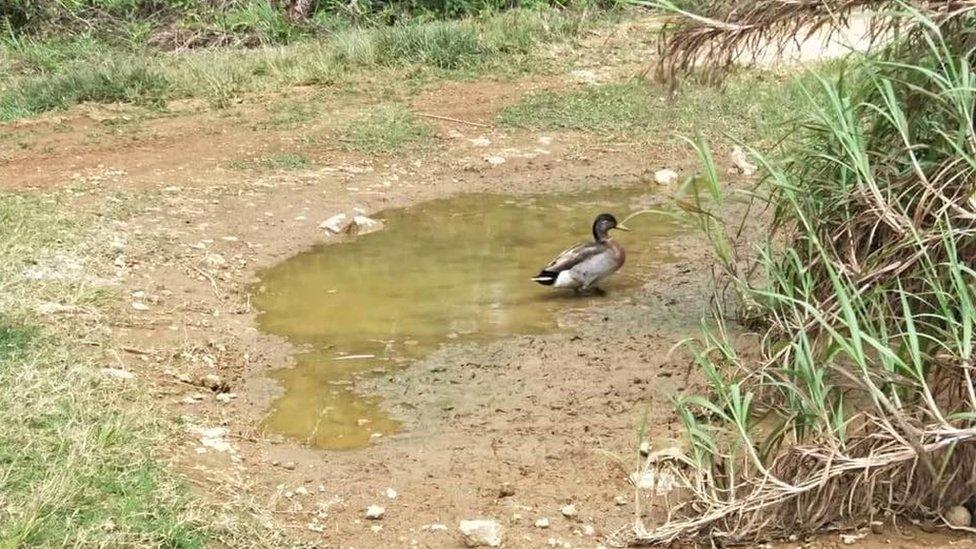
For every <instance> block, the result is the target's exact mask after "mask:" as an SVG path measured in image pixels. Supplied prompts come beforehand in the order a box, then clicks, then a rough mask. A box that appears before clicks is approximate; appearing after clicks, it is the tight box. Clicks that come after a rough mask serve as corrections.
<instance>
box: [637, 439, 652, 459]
mask: <svg viewBox="0 0 976 549" xmlns="http://www.w3.org/2000/svg"><path fill="white" fill-rule="evenodd" d="M650 453H651V443H650V442H647V441H646V440H645V441H644V442H641V443H640V454H641V455H642V456H646V455H648V454H650Z"/></svg>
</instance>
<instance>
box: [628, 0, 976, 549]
mask: <svg viewBox="0 0 976 549" xmlns="http://www.w3.org/2000/svg"><path fill="white" fill-rule="evenodd" d="M821 4H823V3H816V6H814V5H813V4H810V5H806V4H793V3H790V4H789V5H788V3H784V2H779V1H778V0H764V1H760V2H754V3H752V4H750V5H748V6H742V5H738V7H737V8H736V9H735V10H732V9H731V5H726V4H723V3H720V2H716V3H712V4H709V5H707V6H705V7H704V8H702V12H703V16H701V17H697V19H694V20H689V19H680V22H678V23H676V24H675V26H673V27H671V32H672V33H671V34H669V35H667V36H668V38H667V42H666V43H667V45H668V48H670V51H674V52H677V54H676V55H677V57H676V58H670V61H666V62H665V63H666V67H667V68H668V69H670V70H672V71H677V72H682V71H685V70H686V69H689V68H692V65H695V64H699V63H700V61H701V60H702V59H704V57H703V56H704V55H705V54H706V53H705V52H712V55H713V57H712V58H713V59H716V60H718V61H719V63H720V64H721V63H722V62H723V61H726V62H732V61H733V59H732V57H726V56H717V55H714V52H716V51H734V50H735V49H736V48H740V47H745V46H747V45H748V44H755V42H754V40H760V39H762V40H770V39H775V37H780V36H782V37H783V40H784V41H785V40H791V39H792V36H793V35H794V34H795V33H796V32H798V30H797V29H803V28H809V26H811V25H813V26H815V25H831V24H833V25H840V26H843V25H845V24H846V22H847V17H848V16H849V15H850V14H851V13H852V12H853V11H854V10H855V8H863V7H865V3H863V2H828V3H827V5H829V6H827V7H823V6H821ZM667 7H669V8H671V9H676V8H674V6H673V5H668V6H667ZM867 7H868V8H871V9H873V10H876V11H874V15H875V17H876V20H875V27H874V29H875V31H876V33H877V35H876V36H877V37H878V38H879V39H882V41H883V42H885V43H884V45H883V46H878V49H877V51H875V52H872V53H869V54H868V55H867V56H865V57H864V58H858V59H851V60H850V62H849V64H848V67H847V69H846V70H843V71H841V73H840V75H839V76H837V77H836V78H825V77H819V78H816V79H815V80H814V84H813V85H810V86H808V87H807V94H806V95H807V101H806V107H805V112H804V113H803V114H802V118H801V120H800V121H799V126H798V128H797V131H796V133H795V134H794V135H792V137H791V139H790V144H789V146H788V147H787V148H786V149H785V150H784V153H783V155H782V156H780V157H777V158H767V157H765V156H762V155H759V154H758V153H757V154H756V158H758V159H759V161H760V163H761V165H762V168H763V170H764V172H765V176H764V178H763V179H762V181H761V183H760V185H759V188H758V192H756V193H755V196H757V197H759V198H760V200H761V202H760V203H761V204H764V205H765V206H767V207H768V208H769V211H770V212H771V215H772V221H771V227H772V230H771V232H770V236H769V238H768V240H767V241H766V242H765V243H764V245H762V246H760V247H759V249H758V250H757V253H756V254H755V256H754V257H752V258H751V259H750V258H744V257H740V256H738V255H737V254H736V250H737V249H738V248H737V247H736V246H734V242H733V238H734V237H733V233H732V228H729V229H726V226H725V225H724V224H722V223H721V222H719V221H717V219H718V217H717V216H716V215H714V214H713V213H711V212H710V211H708V210H709V207H708V206H704V205H699V206H698V207H697V208H699V209H697V211H698V212H699V213H700V219H701V222H702V224H703V226H704V227H705V228H706V229H708V233H709V235H710V237H711V238H712V240H713V242H714V243H715V244H716V250H717V252H718V257H719V259H720V260H721V263H722V264H723V265H724V267H725V271H726V273H727V274H728V275H729V276H730V277H731V281H732V283H733V287H734V288H735V289H736V291H737V292H738V295H739V297H740V304H741V308H740V310H739V313H740V317H739V318H740V320H744V319H746V318H748V320H749V321H750V322H749V323H748V326H749V327H750V329H751V331H753V332H758V333H757V337H756V338H754V339H755V340H756V341H758V344H757V347H758V348H752V347H750V348H746V347H744V346H743V344H742V342H743V341H744V339H743V338H735V339H733V337H732V336H731V335H730V331H729V329H728V327H727V325H726V317H725V316H724V315H723V314H722V313H721V312H720V311H719V312H717V313H716V318H715V320H716V323H714V324H711V325H712V326H717V328H715V327H712V328H706V329H705V330H704V332H703V335H702V337H701V338H699V339H698V340H697V342H696V343H695V344H693V345H692V346H691V347H692V349H693V351H694V360H695V363H696V364H697V365H698V366H699V367H700V368H701V371H702V372H704V374H705V376H706V378H707V383H708V385H707V392H706V394H703V395H696V396H684V397H681V398H679V399H678V401H677V411H678V413H679V416H680V418H681V420H682V421H683V423H684V426H685V429H686V432H687V439H688V442H689V446H690V449H689V451H688V452H686V454H685V455H682V456H677V457H676V456H675V455H669V456H661V459H659V460H655V459H650V460H648V467H650V468H652V469H654V470H656V471H657V473H662V472H663V471H667V472H668V473H670V474H674V475H677V476H678V477H679V478H680V479H681V480H682V481H683V484H684V486H685V487H686V488H687V490H688V493H687V495H688V500H687V502H686V504H685V505H684V506H683V507H682V508H681V511H680V512H676V513H674V514H672V515H670V519H669V520H666V521H665V522H663V523H661V524H658V525H655V526H653V527H645V526H644V525H642V524H638V525H637V527H636V528H635V529H634V530H633V531H632V532H628V533H627V535H626V536H625V537H627V538H628V541H639V542H642V543H652V542H653V543H660V542H668V541H673V540H675V539H679V538H689V537H694V536H708V537H710V538H711V539H719V540H721V542H722V543H741V542H755V541H756V540H762V539H769V538H771V537H780V536H782V537H785V536H788V535H794V534H796V535H803V534H804V533H810V532H815V531H817V530H820V529H823V528H827V527H830V528H844V527H857V526H861V525H865V524H867V523H869V522H870V521H886V520H891V519H892V518H893V517H896V516H903V517H910V518H922V519H930V520H936V521H939V522H941V523H944V524H946V525H950V526H958V525H952V524H950V523H949V521H948V520H947V519H946V518H945V512H946V511H947V510H948V509H950V508H951V507H953V506H957V505H963V506H965V505H972V504H973V503H974V501H976V500H974V494H973V486H974V483H976V470H974V469H973V467H972V464H973V462H974V459H976V390H974V385H973V376H974V374H973V351H974V340H973V331H974V328H976V295H974V288H976V271H974V270H973V266H974V265H976V239H974V235H976V200H974V198H973V197H974V192H976V178H974V173H976V133H974V126H973V125H974V106H976V77H974V72H973V65H972V63H973V57H972V51H973V49H974V46H976V42H974V35H973V34H972V33H971V32H967V31H966V30H965V29H971V28H973V25H974V23H976V11H974V10H976V7H974V6H973V5H972V4H971V3H964V4H963V5H960V6H959V9H957V10H954V11H951V12H947V11H942V10H941V9H939V8H937V6H936V5H935V4H931V3H923V2H917V3H914V4H902V3H896V2H891V3H889V2H873V3H870V2H869V3H867ZM828 12H829V17H828V15H826V14H827V13H828ZM896 29H897V30H896ZM759 37H761V38H759ZM716 48H717V49H716ZM675 59H677V62H676V63H675V62H674V61H675ZM668 63H670V64H668ZM720 68H722V67H720ZM695 145H696V147H697V148H698V151H699V153H700V155H701V157H702V159H703V161H704V163H705V166H706V170H705V173H706V176H707V177H708V179H709V180H710V181H711V183H712V190H713V196H714V198H715V199H717V200H719V201H721V199H722V197H721V194H720V192H719V183H718V180H717V173H718V172H717V170H716V169H715V167H714V165H713V163H712V160H711V155H710V152H709V151H708V148H707V147H706V146H705V145H704V143H702V142H696V143H695ZM690 209H694V208H690Z"/></svg>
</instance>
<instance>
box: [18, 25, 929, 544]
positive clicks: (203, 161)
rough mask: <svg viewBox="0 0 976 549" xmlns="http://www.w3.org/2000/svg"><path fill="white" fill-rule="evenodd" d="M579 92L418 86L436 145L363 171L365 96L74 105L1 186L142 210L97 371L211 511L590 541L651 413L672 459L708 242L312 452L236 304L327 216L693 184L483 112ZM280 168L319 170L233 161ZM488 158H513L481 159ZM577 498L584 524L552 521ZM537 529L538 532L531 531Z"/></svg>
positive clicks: (337, 529)
mask: <svg viewBox="0 0 976 549" xmlns="http://www.w3.org/2000/svg"><path fill="white" fill-rule="evenodd" d="M618 32H620V35H619V36H617V37H615V38H614V40H618V39H619V40H620V41H621V43H626V40H627V32H628V31H627V30H626V29H624V30H623V31H618ZM605 38H606V37H595V38H594V40H593V43H594V44H596V46H594V48H596V53H598V54H600V55H593V56H592V58H587V57H585V56H583V57H581V59H580V61H579V67H578V68H579V69H592V68H593V66H591V65H589V63H596V62H595V61H593V59H604V60H605V59H607V57H606V56H605V55H603V53H604V51H605V50H604V49H601V48H606V47H610V46H612V44H613V43H612V42H611V41H609V40H605ZM608 44H610V46H608ZM609 59H610V60H609V61H605V62H604V64H602V65H599V66H598V67H597V69H598V70H599V71H601V74H603V75H606V77H608V78H609V77H613V76H614V75H620V74H633V73H634V72H636V71H638V70H640V68H642V66H641V65H640V64H636V63H634V61H633V59H627V58H626V55H624V54H623V53H621V54H620V55H619V56H610V58H609ZM597 69H594V70H597ZM582 85H584V84H581V83H579V82H577V81H576V80H575V79H574V78H573V76H572V75H571V74H567V75H564V76H561V77H560V76H546V77H537V76H536V77H525V78H522V79H514V80H502V81H495V80H490V81H477V82H444V83H439V84H436V85H432V86H430V87H428V88H427V89H425V90H424V91H422V92H420V93H419V94H417V95H414V96H411V97H410V98H409V99H408V102H409V104H410V106H411V107H412V108H413V109H414V110H416V111H417V112H421V113H427V114H432V115H438V116H445V117H450V118H455V119H458V120H463V121H464V122H451V121H446V120H441V119H436V118H432V119H431V122H432V123H433V124H434V125H435V127H436V129H437V131H436V135H435V136H434V138H433V139H432V140H431V141H432V142H431V144H430V147H428V148H427V149H425V151H424V152H423V153H422V154H417V155H414V156H407V155H401V156H376V157H370V156H366V155H361V154H357V153H353V152H349V151H347V150H346V149H345V148H344V147H342V146H341V144H340V143H337V142H335V141H334V140H333V133H332V132H333V130H334V128H335V127H336V124H337V123H338V121H341V120H344V119H347V118H348V117H349V116H350V113H353V112H358V110H360V109H362V108H363V107H368V106H369V105H370V104H372V103H373V101H374V99H375V98H369V97H352V98H350V97H348V96H344V97H339V96H337V95H335V94H331V93H330V92H328V91H327V90H326V91H323V90H315V89H295V90H290V91H289V92H287V93H286V94H279V95H273V96H254V97H247V98H246V99H245V101H243V102H242V103H240V104H238V105H235V106H233V107H231V108H229V109H227V110H224V111H211V110H208V109H206V108H203V107H202V106H200V105H196V104H192V103H186V104H177V105H171V106H170V109H169V111H168V112H167V113H166V114H165V115H153V116H144V114H143V113H141V111H136V110H132V109H127V108H122V107H93V106H86V107H82V108H79V109H76V110H73V111H71V112H69V113H64V114H58V115H50V116H44V117H41V118H39V119H37V120H31V121H26V122H19V123H13V124H7V125H6V126H3V127H0V129H2V130H3V132H4V133H7V134H8V137H9V139H8V140H7V142H8V143H13V142H16V143H18V144H19V146H18V147H16V148H9V147H7V148H5V150H4V152H3V153H2V155H0V187H2V188H5V189H17V190H45V189H50V188H63V187H68V186H75V187H77V188H79V189H80V191H79V193H78V198H77V204H79V207H82V206H83V205H84V203H85V200H86V199H85V196H86V193H87V194H91V193H106V192H139V193H142V194H143V195H144V196H145V200H146V205H145V207H143V208H141V209H139V211H136V212H134V213H132V215H130V216H128V217H127V218H126V219H125V220H124V221H122V222H120V223H121V224H120V226H119V228H120V230H121V231H123V232H126V233H130V234H132V235H139V236H140V237H143V238H149V239H151V240H152V242H154V243H155V245H154V246H153V247H152V248H150V249H144V248H143V249H135V248H133V249H131V250H125V251H123V252H121V253H120V254H119V256H118V258H116V266H117V267H118V269H119V272H120V273H121V276H122V281H123V282H122V283H123V288H124V293H125V294H126V295H128V296H131V299H126V300H124V302H123V304H122V307H121V309H119V310H118V311H116V313H117V314H116V315H115V318H116V319H117V320H116V321H115V325H114V326H113V327H112V333H113V338H114V340H115V341H116V342H117V344H118V346H119V348H120V349H121V350H123V353H122V354H121V355H119V356H118V357H117V358H116V357H115V356H110V355H109V354H108V352H106V360H111V361H113V362H115V361H116V360H118V361H121V363H122V364H123V366H124V367H125V368H126V369H129V370H132V371H133V372H135V373H136V374H137V378H136V380H137V382H143V383H148V384H150V385H151V388H152V389H151V390H152V392H153V394H154V395H155V397H156V398H157V399H158V402H159V403H160V409H161V413H165V414H171V415H173V416H177V417H180V418H182V421H183V423H184V424H185V426H186V430H185V433H184V436H183V438H182V439H181V440H178V441H174V444H173V448H171V457H172V459H173V461H175V462H176V463H177V464H178V467H179V468H180V470H181V471H183V472H184V473H185V474H186V475H187V477H188V478H189V479H190V480H191V482H192V483H193V485H194V486H195V487H196V488H197V489H198V492H200V493H201V494H205V495H206V496H207V497H213V498H215V499H217V500H218V501H219V500H220V498H223V497H234V498H238V499H245V500H248V501H250V502H251V504H252V507H253V509H254V511H255V514H256V515H257V516H258V517H259V518H260V519H261V520H271V521H275V522H277V523H279V524H282V525H284V526H285V527H286V528H287V529H288V532H289V533H290V534H291V535H292V536H293V537H294V539H295V540H296V541H303V542H306V543H308V544H309V545H311V546H321V547H358V548H363V547H376V548H380V547H457V546H459V544H460V538H459V536H458V533H457V525H458V521H459V520H462V519H470V518H492V519H495V520H497V521H499V522H500V523H502V524H503V526H504V527H505V540H506V541H505V545H506V546H507V547H549V546H555V547H596V546H599V545H600V544H601V543H603V541H602V540H603V539H604V538H605V536H606V535H608V534H611V533H612V532H613V531H614V530H615V529H617V528H621V527H626V526H627V525H628V524H629V523H630V521H632V520H633V513H634V511H633V508H632V505H631V504H630V500H631V499H632V496H633V489H632V487H631V486H630V484H629V482H628V474H629V473H630V472H632V471H633V470H634V468H635V467H636V464H637V462H638V453H637V446H638V443H639V440H638V436H639V432H640V429H641V425H642V422H643V418H645V417H646V418H647V420H646V421H647V428H648V432H647V435H646V436H647V438H648V439H650V440H652V441H653V443H654V444H655V445H660V444H669V443H670V442H668V441H669V440H670V439H672V438H676V437H677V436H678V434H677V433H676V432H675V428H676V425H675V424H674V422H673V421H672V413H671V405H670V402H671V399H672V398H673V397H674V396H675V395H678V394H680V393H682V392H684V391H689V390H694V389H695V379H694V376H689V361H688V359H687V357H686V356H685V355H683V354H682V352H680V351H674V352H672V348H673V347H674V346H675V344H676V343H677V342H679V341H680V340H681V339H683V338H685V337H687V336H688V335H690V334H693V333H694V331H695V329H696V326H697V323H698V321H699V319H700V317H701V315H702V314H703V313H704V312H705V311H706V307H707V299H708V296H709V295H710V292H711V280H710V274H709V273H710V270H709V269H708V265H709V264H710V259H709V254H708V250H707V247H706V245H707V243H706V242H705V241H704V240H703V239H701V238H700V237H698V236H697V235H695V234H693V233H692V234H689V235H685V236H681V237H679V238H678V239H676V240H675V242H674V250H675V252H677V254H678V256H679V257H680V259H679V260H678V261H677V262H675V263H673V264H669V265H661V266H660V267H659V268H657V269H656V270H655V272H654V274H653V278H652V279H651V280H650V281H649V282H648V283H647V284H646V285H645V286H644V288H643V289H642V290H640V291H639V292H637V293H635V294H632V295H628V296H612V295H611V296H608V297H607V298H605V299H603V300H602V301H600V303H599V304H598V305H596V306H594V307H591V308H589V309H587V310H586V311H585V312H582V313H579V314H577V315H574V316H573V317H572V318H571V319H569V321H568V325H567V326H566V327H565V329H564V330H562V331H561V332H560V333H558V334H555V335H549V336H539V337H529V336H513V337H512V338H510V339H506V340H503V341H498V342H495V343H492V344H489V345H485V346H480V347H463V348H452V347H448V348H445V349H443V350H442V351H440V352H438V353H436V354H435V355H434V356H432V357H429V358H428V359H426V360H424V361H422V362H420V363H418V364H414V365H412V366H410V367H408V368H407V369H405V370H402V371H398V372H396V373H394V374H391V375H390V376H388V377H384V378H379V379H376V378H372V379H365V380H363V381H362V383H361V385H360V386H359V389H360V390H363V391H366V392H375V393H378V394H380V395H383V397H384V402H385V405H386V406H387V408H388V409H389V410H390V411H391V413H392V414H393V415H394V416H395V417H397V418H398V419H401V420H402V421H404V423H405V428H404V429H403V430H402V432H401V433H400V434H398V435H395V436H392V437H387V438H384V439H381V440H379V441H378V442H377V443H375V444H373V445H371V446H370V447H368V448H365V449H362V450H354V451H343V452H326V451H320V450H315V449H310V448H306V447H303V446H301V445H299V444H297V443H295V442H292V441H290V440H286V439H282V438H280V437H275V436H273V435H269V434H266V433H263V432H262V431H261V429H260V420H261V418H262V417H263V415H264V414H265V412H266V411H267V410H268V406H269V404H270V402H271V399H272V398H273V397H274V395H275V394H276V387H275V386H274V384H273V383H272V382H270V381H269V379H268V377H267V373H268V372H269V371H271V370H272V369H275V368H281V367H287V366H288V365H289V364H290V360H291V359H290V352H291V351H292V349H290V348H289V346H288V345H287V344H286V343H285V342H284V341H282V340H279V339H277V338H274V337H272V336H268V335H264V334H262V333H260V332H258V331H257V329H256V324H255V318H254V311H253V310H252V308H251V307H250V304H249V299H248V287H249V284H250V283H252V282H253V281H254V277H255V275H256V273H258V272H259V271H260V269H262V268H264V267H267V266H269V265H272V264H274V263H276V262H279V261H282V260H283V259H286V258H288V257H289V256H291V255H293V254H295V253H297V252H299V251H302V250H305V249H308V248H309V247H310V246H313V245H317V244H321V243H331V242H339V241H341V239H342V238H346V237H333V236H329V235H327V234H326V232H325V231H323V230H322V229H320V228H319V223H320V222H321V221H323V220H324V219H327V218H328V217H330V216H332V215H333V214H335V213H337V212H342V211H349V210H351V209H353V208H361V209H362V210H364V211H366V212H369V213H379V212H382V211H383V210H384V209H387V208H391V207H400V206H407V205H410V204H416V203H419V202H421V201H425V200H430V199H434V198H438V197H444V196H449V195H452V194H455V193H464V192H474V191H492V192H506V193H529V192H531V193H538V192H552V191H563V190H571V189H580V188H590V187H594V186H599V185H612V184H620V183H627V182H634V181H644V182H646V184H648V185H649V186H653V185H655V184H654V183H653V182H652V181H648V174H649V173H653V171H654V170H656V169H659V168H661V167H669V168H673V169H677V170H678V171H679V172H680V173H682V174H689V173H691V172H692V171H693V170H694V165H695V164H694V159H693V158H692V157H691V155H690V154H689V151H687V150H686V149H684V148H680V147H678V146H677V144H676V143H675V141H674V140H672V139H671V138H670V137H667V136H662V137H661V139H660V141H659V142H657V143H653V144H651V145H637V144H632V143H606V142H603V141H602V140H599V139H594V138H593V137H592V136H589V135H585V134H579V133H574V132H547V133H546V134H545V135H546V136H547V137H551V138H552V142H551V145H547V147H546V153H545V154H543V153H537V152H532V151H535V149H537V148H539V145H538V143H539V137H540V135H541V134H540V133H538V132H530V131H518V130H510V129H504V128H499V127H496V126H494V123H493V117H494V115H495V114H497V113H498V112H499V111H500V110H501V109H502V108H504V107H505V106H507V105H509V104H513V103H515V102H517V101H518V100H519V99H520V98H522V97H524V95H525V94H527V93H529V92H531V91H532V90H535V89H541V88H556V87H573V86H582ZM289 102H292V103H302V104H306V105H311V106H313V108H315V109H316V110H318V111H319V115H318V116H316V117H315V118H313V119H312V120H308V121H301V122H298V123H295V124H291V123H288V122H285V123H281V122H280V111H278V110H276V106H280V105H282V104H288V103H289ZM477 138H486V139H487V140H489V141H490V144H489V145H487V146H484V145H483V143H484V142H483V141H475V142H473V141H472V140H476V139H477ZM285 152H287V153H295V152H300V153H303V154H307V155H308V156H309V157H310V158H311V160H312V162H313V163H312V165H311V166H310V167H307V168H302V169H298V170H262V169H252V168H246V167H245V168H240V167H239V166H241V165H245V166H246V165H247V162H250V161H252V160H254V159H257V158H261V157H265V156H267V155H272V154H275V153H285ZM727 153H728V151H727V150H724V151H723V150H720V151H718V152H717V156H719V157H720V158H725V157H727ZM488 155H501V156H504V157H506V159H507V161H506V162H505V163H504V164H501V165H491V164H490V163H488V162H487V161H486V157H487V156H488ZM242 163H243V164H242ZM661 192H662V193H665V194H666V193H667V192H669V189H661ZM380 216H381V215H380ZM208 375H213V376H216V377H210V378H207V376H208ZM208 385H211V386H213V387H216V388H217V389H218V390H217V391H214V390H213V389H212V388H209V387H207V386H208ZM217 392H224V393H225V394H227V392H229V394H231V395H234V397H233V398H230V397H227V396H225V397H222V398H221V399H218V398H217V396H216V395H217ZM200 427H204V428H219V427H223V428H226V430H227V431H226V434H224V432H223V431H220V430H212V431H210V432H201V431H200V430H199V428H200ZM224 443H226V445H224ZM388 489H393V490H394V491H395V492H396V497H395V498H391V497H389V495H392V492H389V490H388ZM388 492H389V493H388ZM567 504H573V505H575V507H576V509H577V511H578V512H577V514H576V515H575V516H572V517H565V516H563V515H562V514H561V512H560V509H561V508H562V507H563V506H564V505H567ZM370 505H380V506H383V507H384V508H385V514H384V516H383V518H382V519H381V520H366V519H365V515H364V512H365V509H366V508H367V507H368V506H370ZM543 517H545V518H548V519H549V522H550V525H549V526H548V527H547V528H539V527H536V526H535V522H536V520H537V519H539V518H543ZM893 536H894V534H893ZM881 538H884V536H882V537H881ZM896 541H897V539H896ZM943 541H944V540H943ZM837 543H838V542H836V541H830V540H827V541H824V542H823V543H822V544H823V545H834V544H837ZM879 544H880V545H884V544H885V543H884V539H879ZM896 545H897V543H896Z"/></svg>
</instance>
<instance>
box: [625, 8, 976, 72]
mask: <svg viewBox="0 0 976 549" xmlns="http://www.w3.org/2000/svg"><path fill="white" fill-rule="evenodd" d="M635 3H636V4H638V5H643V6H647V7H652V8H657V9H661V10H664V11H665V12H669V13H672V14H675V17H673V18H671V19H670V20H669V21H668V22H667V23H666V24H665V26H664V28H663V30H662V35H661V40H660V41H659V50H660V54H661V55H660V57H659V65H658V70H659V72H660V74H661V75H662V76H663V77H665V78H675V77H677V76H680V75H683V74H687V73H689V72H691V71H693V70H695V69H699V70H701V72H702V73H703V74H705V75H706V76H708V77H712V78H717V77H721V76H722V75H723V74H724V73H725V72H726V71H728V70H729V69H730V68H731V67H733V66H735V65H750V64H755V63H757V62H759V61H760V60H761V59H775V58H779V57H780V56H782V55H784V54H785V52H787V50H789V49H791V48H796V49H799V48H800V47H801V45H803V44H804V43H806V42H807V41H808V40H810V39H812V38H816V40H817V41H818V42H819V43H821V44H828V43H830V42H832V41H836V42H839V44H840V45H841V46H847V45H849V46H850V47H851V48H859V49H862V50H863V49H869V48H871V47H872V46H877V45H883V44H888V43H890V42H891V41H892V40H893V39H895V38H896V37H900V38H899V39H898V40H897V41H898V42H899V43H900V44H901V45H906V44H910V43H913V41H912V40H906V37H908V36H911V35H917V33H918V32H919V31H920V30H924V29H920V28H919V26H920V25H921V26H923V27H924V25H923V24H922V22H921V21H922V19H919V18H918V17H914V16H912V14H913V13H915V14H918V15H920V16H921V17H922V18H924V20H925V21H926V23H927V24H934V25H937V26H940V27H942V26H950V25H953V24H955V23H959V22H960V21H962V20H963V19H965V17H966V16H967V15H968V14H970V13H971V12H972V11H973V10H974V9H976V0H949V1H938V0H928V1H916V2H911V3H908V4H906V3H904V2H901V1H897V0H756V1H747V2H738V1H735V0H710V1H707V2H705V3H703V4H702V5H701V6H700V7H699V9H697V10H696V12H695V13H692V12H689V11H686V10H684V9H682V8H680V7H679V6H677V5H676V4H675V3H673V2H672V1H671V0H635ZM862 23H863V26H864V28H863V35H848V32H849V31H851V29H857V28H858V27H859V26H860V24H862ZM855 41H856V42H858V43H857V44H854V43H849V42H855Z"/></svg>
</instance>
